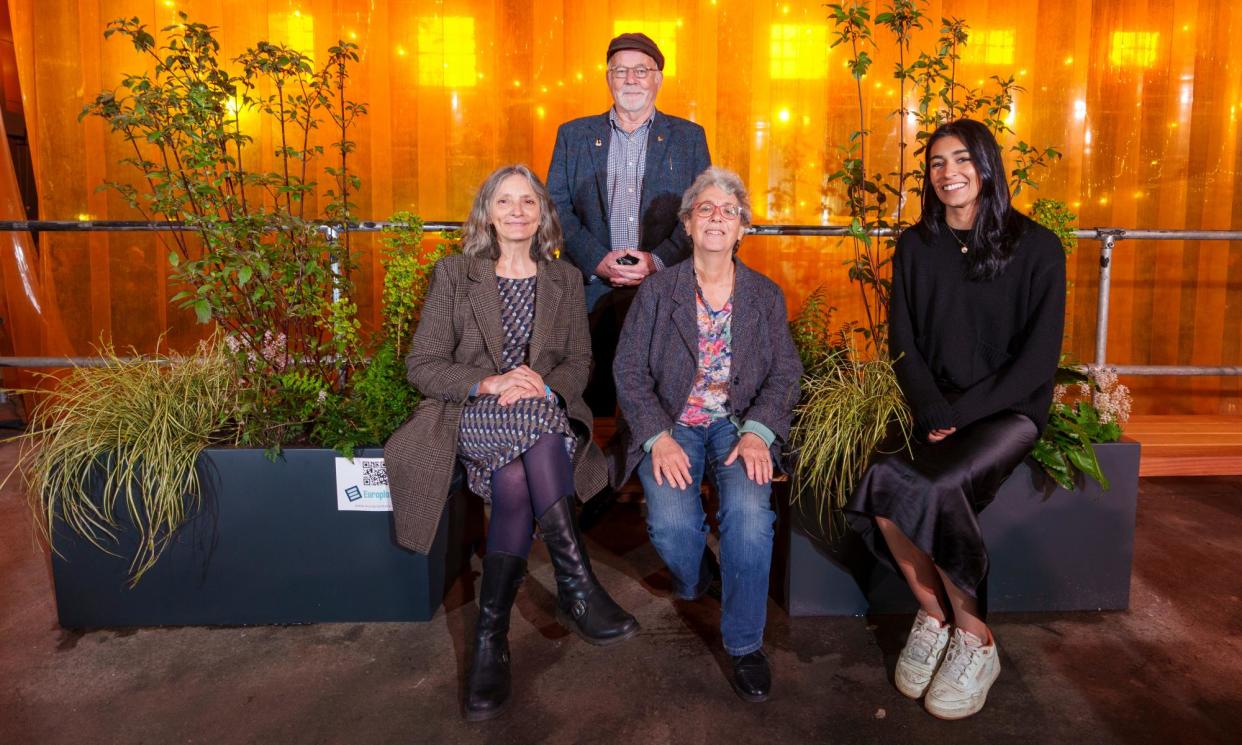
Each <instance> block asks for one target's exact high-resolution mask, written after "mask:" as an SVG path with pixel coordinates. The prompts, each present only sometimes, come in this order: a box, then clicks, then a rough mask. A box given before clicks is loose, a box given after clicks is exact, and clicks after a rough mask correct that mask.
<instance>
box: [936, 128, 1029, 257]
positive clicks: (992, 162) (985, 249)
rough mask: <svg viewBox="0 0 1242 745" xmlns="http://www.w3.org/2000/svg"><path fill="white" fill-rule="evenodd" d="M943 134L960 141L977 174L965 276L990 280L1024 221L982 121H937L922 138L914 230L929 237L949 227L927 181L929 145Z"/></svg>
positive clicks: (1010, 251)
mask: <svg viewBox="0 0 1242 745" xmlns="http://www.w3.org/2000/svg"><path fill="white" fill-rule="evenodd" d="M945 137H956V138H957V139H959V140H961V141H962V144H963V145H965V146H966V150H967V152H969V153H970V160H971V164H972V165H974V167H975V173H976V174H977V175H978V177H979V197H978V206H977V208H976V210H975V224H974V226H973V227H972V228H971V235H972V240H971V246H970V252H969V253H967V254H966V261H967V269H966V276H967V277H968V278H970V279H974V280H988V279H994V278H995V277H998V276H1000V274H1001V272H1003V271H1005V267H1006V266H1007V265H1008V264H1009V259H1010V258H1012V256H1013V250H1014V246H1016V245H1017V243H1018V238H1019V236H1021V234H1022V228H1023V222H1022V219H1021V218H1020V216H1019V215H1018V212H1017V211H1016V210H1014V209H1013V205H1012V204H1011V202H1010V199H1009V182H1008V180H1006V178H1005V164H1004V162H1003V161H1002V160H1001V150H1000V143H998V142H997V141H996V137H994V136H993V135H992V133H991V131H989V130H988V128H987V127H985V126H984V125H983V124H981V123H979V122H976V121H974V120H972V119H958V120H956V121H952V122H948V123H946V124H941V125H940V126H939V127H937V128H936V131H935V132H932V136H931V138H929V139H928V140H927V148H926V149H925V150H924V151H923V216H922V218H921V219H920V220H919V225H918V228H919V230H920V231H921V232H922V233H923V236H924V238H925V239H928V240H930V239H932V238H934V237H937V236H939V235H940V234H941V232H942V231H944V230H948V225H947V224H946V223H945V221H944V213H945V207H944V202H941V201H940V197H938V196H937V195H936V190H935V188H933V187H932V181H931V152H932V146H933V145H935V144H936V143H937V142H939V141H940V140H942V139H944V138H945Z"/></svg>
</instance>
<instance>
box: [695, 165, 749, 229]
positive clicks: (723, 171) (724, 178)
mask: <svg viewBox="0 0 1242 745" xmlns="http://www.w3.org/2000/svg"><path fill="white" fill-rule="evenodd" d="M713 186H714V187H716V188H717V189H720V190H721V191H723V192H724V193H726V194H728V195H730V196H732V197H733V198H734V199H736V200H737V206H738V212H739V213H740V214H739V215H738V219H740V220H741V221H742V227H744V228H749V227H750V218H751V212H750V194H749V192H747V191H746V184H743V183H742V177H741V176H739V175H737V174H736V173H734V172H733V171H730V170H729V169H728V168H719V167H717V166H712V167H710V168H708V169H707V170H706V171H703V172H702V173H700V174H699V175H698V177H697V178H696V179H695V180H694V183H693V184H690V188H689V189H686V193H685V194H682V195H681V209H680V210H678V211H677V219H679V220H681V221H682V222H683V223H684V222H685V221H686V218H688V217H690V213H691V212H692V211H693V210H694V205H696V204H698V203H699V195H701V194H702V193H703V192H705V191H707V190H708V189H710V188H711V187H713Z"/></svg>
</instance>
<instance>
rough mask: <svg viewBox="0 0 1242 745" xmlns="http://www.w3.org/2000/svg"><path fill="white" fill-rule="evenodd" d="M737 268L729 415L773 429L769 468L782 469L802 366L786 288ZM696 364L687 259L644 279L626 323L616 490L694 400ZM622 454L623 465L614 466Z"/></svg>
mask: <svg viewBox="0 0 1242 745" xmlns="http://www.w3.org/2000/svg"><path fill="white" fill-rule="evenodd" d="M734 265H735V266H736V267H737V270H736V274H735V275H734V283H733V321H732V323H731V327H732V332H733V336H732V344H731V347H730V348H731V350H732V354H733V358H732V362H731V364H730V366H729V413H730V414H731V415H732V416H734V417H736V418H737V420H738V421H739V422H745V421H746V420H748V419H751V420H754V421H757V422H759V423H760V424H763V425H764V426H766V427H767V428H768V429H770V430H772V432H773V433H774V434H775V435H776V440H775V441H774V442H773V443H772V462H773V463H780V462H781V459H780V450H781V447H782V446H783V444H784V443H785V441H786V440H787V439H788V438H789V425H790V422H791V420H792V419H793V407H794V405H795V404H796V403H797V402H798V392H799V390H800V387H801V386H800V380H801V378H802V362H801V359H800V358H799V357H798V350H797V349H796V348H795V347H794V343H793V338H792V337H791V336H790V335H789V321H788V318H787V312H786V310H785V295H784V293H782V292H781V288H780V287H779V286H778V285H777V284H776V283H775V282H773V281H772V280H770V279H768V278H767V277H765V276H763V275H762V274H760V273H759V272H756V271H754V270H752V269H750V268H748V267H747V266H746V265H745V264H743V263H742V262H741V260H740V259H734ZM698 361H699V326H698V320H697V305H696V293H695V279H694V262H693V261H683V262H681V263H680V264H678V265H677V266H674V267H670V268H668V269H665V270H664V271H662V272H656V273H655V274H654V275H652V276H650V277H648V278H647V279H646V280H644V281H643V283H642V284H641V285H640V286H639V288H638V295H637V296H636V297H635V298H634V304H633V305H631V306H630V312H629V314H628V315H627V316H626V317H625V326H624V327H623V328H622V330H621V340H620V342H619V343H618V344H617V358H616V361H615V362H614V363H613V367H612V370H613V377H614V378H615V380H616V383H617V404H618V405H619V406H620V407H621V414H622V416H623V417H624V420H625V421H624V424H625V426H624V427H620V426H619V427H618V429H619V430H620V431H622V443H623V444H624V448H622V449H619V450H616V451H613V452H610V453H609V457H611V458H613V459H614V463H613V464H612V465H613V468H612V476H613V483H614V484H617V485H619V484H622V483H625V480H626V479H627V478H629V475H630V473H631V472H632V471H633V470H634V468H635V467H637V466H638V463H639V461H640V460H642V458H643V455H644V453H643V450H642V444H643V443H644V442H646V441H647V440H648V439H650V438H651V437H652V436H653V435H655V434H656V433H658V432H662V431H664V430H667V429H671V428H672V427H673V425H674V424H675V423H676V421H677V417H679V416H680V415H681V411H682V409H683V408H685V406H686V401H687V400H688V399H689V398H690V389H691V387H693V385H694V375H695V371H696V370H697V369H698ZM617 456H622V457H623V459H622V460H621V461H619V462H617V461H616V458H617Z"/></svg>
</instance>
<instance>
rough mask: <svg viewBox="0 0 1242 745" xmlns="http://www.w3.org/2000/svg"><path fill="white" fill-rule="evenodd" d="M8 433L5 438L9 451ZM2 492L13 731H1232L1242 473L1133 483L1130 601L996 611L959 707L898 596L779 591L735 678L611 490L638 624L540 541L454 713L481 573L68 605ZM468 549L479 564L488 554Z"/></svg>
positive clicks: (95, 734) (9, 735) (4, 738)
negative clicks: (763, 633) (165, 619)
mask: <svg viewBox="0 0 1242 745" xmlns="http://www.w3.org/2000/svg"><path fill="white" fill-rule="evenodd" d="M13 456H14V448H13V447H12V446H11V445H9V446H3V447H0V469H3V471H5V472H7V470H8V468H9V466H10V465H11V463H12V460H13ZM31 535H32V534H31V528H30V519H29V515H28V513H27V511H26V507H25V504H24V502H23V500H22V499H21V498H20V496H19V495H18V493H17V492H16V491H15V489H14V487H13V485H11V484H10V485H9V486H8V487H6V488H5V489H4V490H3V492H0V588H2V589H0V743H3V744H5V745H8V744H10V743H11V744H18V743H21V744H23V745H24V744H26V743H32V744H34V743H38V744H40V745H42V744H45V743H46V744H48V745H52V744H55V743H73V744H75V745H78V744H82V743H127V744H128V743H152V744H153V745H155V744H158V745H163V744H165V743H265V744H266V743H458V742H463V743H464V742H485V743H486V742H495V743H506V744H508V743H527V742H530V743H534V742H540V743H589V742H607V743H644V744H646V743H674V742H676V743H750V742H756V743H757V742H764V743H769V742H789V743H804V742H840V743H854V742H858V743H872V742H888V743H906V742H933V741H934V742H939V743H970V742H987V743H996V742H1048V743H1053V742H1088V743H1097V742H1098V743H1114V742H1115V743H1131V742H1152V743H1164V744H1168V743H1206V742H1222V743H1223V742H1238V738H1239V735H1238V732H1239V731H1242V599H1240V596H1242V579H1239V576H1240V575H1239V570H1238V567H1239V566H1242V479H1236V478H1228V479H1226V478H1195V479H1192V478H1177V479H1173V478H1163V479H1145V480H1143V481H1142V486H1141V494H1140V498H1139V512H1138V533H1137V539H1136V547H1135V554H1136V556H1135V564H1134V574H1133V592H1132V606H1131V610H1129V611H1127V612H1122V613H1060V614H1040V615H1021V616H1019V615H999V614H998V615H996V616H994V617H993V622H994V628H995V633H996V636H997V639H998V641H999V643H1000V645H1001V659H1002V662H1003V666H1004V671H1003V672H1002V674H1001V677H1000V679H999V681H998V682H997V684H996V685H995V687H994V688H993V690H992V694H991V696H990V698H989V701H988V705H987V707H986V708H985V709H984V711H983V712H982V713H980V714H979V715H978V716H976V717H974V718H973V719H970V720H967V721H963V722H957V723H947V722H941V721H938V720H935V719H933V718H932V717H931V716H929V715H927V714H926V713H925V712H924V711H923V710H922V709H921V708H920V706H919V704H917V703H915V702H912V701H909V700H907V699H905V698H903V697H902V696H901V695H900V694H899V693H897V691H896V690H895V689H894V688H893V686H892V684H891V676H892V667H893V664H894V662H895V657H896V654H897V652H898V651H899V649H900V646H901V644H902V642H903V639H904V634H905V632H906V630H907V629H908V626H909V623H910V618H909V617H877V618H872V619H863V618H799V619H791V618H789V617H788V616H786V615H785V614H784V613H783V612H782V611H781V610H780V608H779V607H777V606H776V605H774V604H773V605H771V606H770V608H769V623H768V633H767V639H768V649H769V651H770V653H771V657H772V661H773V666H774V671H775V686H774V694H773V697H772V699H771V700H770V701H769V702H767V703H766V704H760V705H752V704H745V703H742V702H741V701H739V699H737V698H736V697H735V696H734V694H733V692H732V691H731V689H730V687H729V685H728V683H727V681H726V677H725V667H724V666H725V665H726V664H727V663H726V662H725V658H724V657H723V655H722V654H721V653H720V652H719V651H718V647H719V634H718V631H717V625H718V622H719V607H718V606H717V605H716V604H715V603H713V602H711V601H705V602H701V603H680V602H673V601H671V600H670V598H669V595H668V578H667V575H666V574H665V573H664V571H663V570H662V569H661V565H660V562H659V559H658V558H657V556H656V555H655V552H654V551H653V550H652V548H651V547H650V545H649V544H647V543H646V542H645V541H644V540H643V529H642V524H641V518H640V516H639V513H638V510H637V507H636V506H634V505H626V504H622V505H619V506H618V507H616V508H615V509H614V510H613V511H612V512H610V513H609V517H608V519H607V520H606V521H605V523H604V524H603V525H601V526H599V527H597V528H595V529H593V530H592V531H591V532H590V533H589V539H590V544H591V549H592V551H593V555H594V557H595V563H596V568H597V573H598V574H599V575H600V577H601V579H602V580H603V582H604V583H605V584H606V585H607V586H608V587H609V588H610V589H611V590H612V591H613V593H614V595H615V596H616V597H617V598H618V600H619V601H620V602H621V603H622V605H624V606H625V607H627V608H628V609H629V610H631V611H632V612H633V613H634V614H635V615H636V616H638V618H639V620H640V621H641V622H642V624H643V632H642V634H641V635H640V636H639V637H638V638H637V639H635V640H633V641H630V642H627V643H625V644H623V645H620V646H619V647H615V648H608V649H597V648H594V647H590V646H588V645H587V644H585V643H583V642H581V641H580V640H578V639H577V637H574V636H570V635H568V634H567V632H565V631H564V630H562V629H561V628H560V627H559V626H558V625H557V624H556V622H555V620H554V618H553V604H554V595H553V594H552V591H551V590H550V588H552V587H553V584H552V581H551V575H550V567H549V565H548V562H547V558H546V554H544V553H543V552H542V549H541V548H538V547H537V548H536V554H535V556H534V557H533V558H532V572H531V576H530V578H529V579H528V581H527V582H526V584H525V586H524V588H523V590H522V591H521V593H520V594H519V600H518V607H517V612H516V613H515V617H514V624H513V626H514V629H513V633H512V637H511V638H512V646H513V666H514V670H515V690H514V704H513V707H512V708H511V710H510V711H509V712H508V713H507V714H506V715H504V716H503V717H502V718H500V719H497V720H494V721H492V722H485V723H481V724H465V723H463V722H462V721H461V719H460V717H459V705H458V701H459V697H460V686H461V678H462V673H463V666H464V660H465V654H466V642H465V640H466V639H467V638H468V634H469V629H470V628H471V624H472V621H473V618H474V613H475V606H474V603H473V602H472V601H471V600H469V599H468V598H469V597H470V596H471V591H470V588H469V586H468V581H469V579H474V578H477V575H474V576H473V577H471V578H468V580H467V582H463V583H459V585H458V586H456V587H455V588H454V590H453V594H452V597H450V598H449V600H448V602H447V603H446V610H445V611H444V612H441V613H440V614H438V615H437V616H436V617H435V619H433V620H432V621H431V622H429V623H425V624H413V623H411V624H341V625H318V626H290V627H250V628H143V629H129V630H112V631H94V632H90V633H85V634H80V633H72V632H67V631H64V630H62V629H60V628H59V627H58V626H57V625H56V613H55V607H54V604H53V597H52V592H51V587H50V576H49V570H48V563H47V561H46V559H45V557H44V556H43V554H42V553H41V552H40V551H39V550H38V548H37V547H36V546H35V545H34V544H33V542H32V537H31ZM476 567H477V564H476Z"/></svg>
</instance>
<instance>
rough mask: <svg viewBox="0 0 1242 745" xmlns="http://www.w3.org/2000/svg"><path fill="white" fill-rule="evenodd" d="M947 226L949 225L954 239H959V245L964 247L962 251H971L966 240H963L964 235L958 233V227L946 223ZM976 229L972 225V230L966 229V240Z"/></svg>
mask: <svg viewBox="0 0 1242 745" xmlns="http://www.w3.org/2000/svg"><path fill="white" fill-rule="evenodd" d="M945 227H947V228H948V229H949V233H951V234H952V235H953V240H955V241H957V245H958V246H959V247H960V248H961V249H962V253H969V252H970V249H969V248H967V247H966V241H964V240H962V237H961V236H960V235H958V234H957V229H956V228H954V227H953V226H952V225H946V226H945ZM974 230H975V229H974V228H973V227H972V228H971V229H970V230H968V231H966V240H970V236H971V234H972V233H973V232H974Z"/></svg>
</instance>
